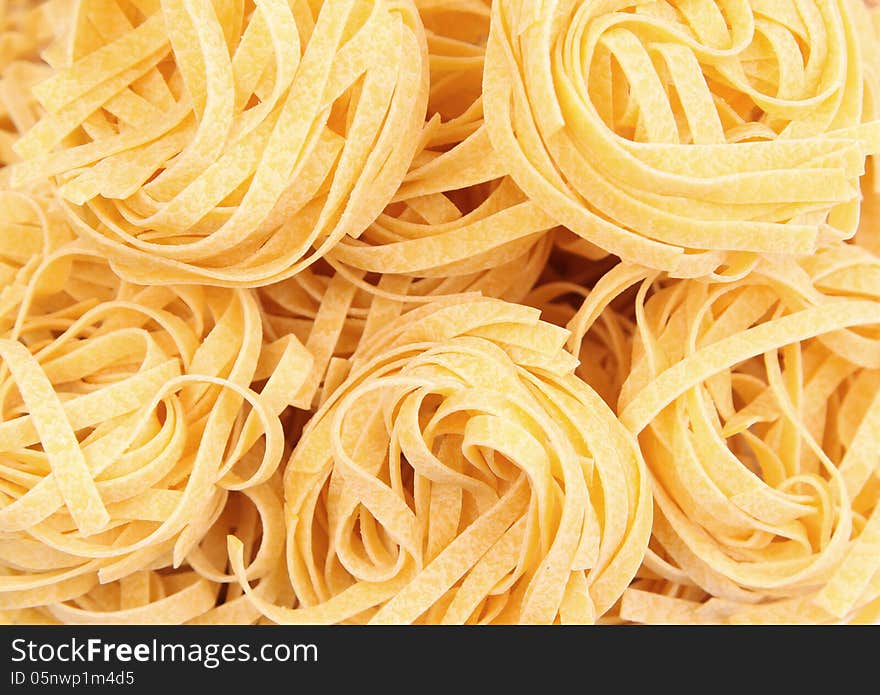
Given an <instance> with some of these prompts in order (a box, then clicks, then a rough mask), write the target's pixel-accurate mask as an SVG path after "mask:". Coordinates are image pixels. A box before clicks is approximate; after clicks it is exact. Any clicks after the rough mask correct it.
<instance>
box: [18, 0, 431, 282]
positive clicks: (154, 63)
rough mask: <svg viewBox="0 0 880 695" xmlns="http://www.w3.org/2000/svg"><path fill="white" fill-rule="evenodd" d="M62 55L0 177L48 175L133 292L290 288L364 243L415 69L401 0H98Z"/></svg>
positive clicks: (411, 98)
mask: <svg viewBox="0 0 880 695" xmlns="http://www.w3.org/2000/svg"><path fill="white" fill-rule="evenodd" d="M236 8H237V9H236ZM136 17H140V18H141V19H133V18H136ZM64 42H65V43H64V46H65V48H64V49H63V50H62V49H55V50H50V51H48V52H47V55H48V59H49V61H50V63H51V64H52V67H54V68H55V72H54V74H53V75H52V76H51V77H50V78H49V79H48V80H46V81H44V82H42V83H41V84H39V85H38V86H36V87H35V88H34V93H35V95H36V97H37V99H38V100H39V102H40V104H41V105H42V106H43V108H44V109H45V111H46V115H45V116H44V117H43V118H42V119H41V120H40V121H39V122H38V123H37V124H36V125H35V126H34V127H33V128H32V129H31V130H30V131H29V132H28V133H26V134H25V135H24V136H23V137H22V138H21V139H20V140H19V141H18V142H17V143H16V144H15V150H16V152H18V154H19V155H20V156H21V157H22V158H23V159H24V160H25V161H23V162H22V163H20V164H19V165H18V166H16V168H15V172H14V177H13V178H14V180H15V181H16V182H19V183H21V182H28V181H32V180H40V179H45V178H46V177H51V178H52V180H53V181H54V182H55V183H56V184H57V185H58V188H59V193H60V194H61V196H62V198H63V199H64V200H65V202H66V209H67V211H68V213H69V214H70V216H71V220H72V223H73V224H74V226H75V227H76V230H77V233H78V234H80V235H82V236H83V237H85V238H88V239H89V240H91V241H92V242H93V243H94V244H96V245H97V246H98V247H99V248H100V249H101V250H102V252H104V253H106V254H107V256H108V258H110V260H111V263H112V264H113V267H114V269H115V270H116V271H117V272H118V273H120V274H121V275H123V276H125V277H127V278H128V279H130V280H133V281H136V282H141V283H150V282H152V283H155V282H163V283H171V282H177V283H180V282H185V283H208V284H214V285H225V286H242V285H247V286H254V285H261V284H268V283H271V282H274V281H278V280H281V279H283V278H285V277H290V276H292V275H294V274H295V273H296V272H298V271H299V270H301V269H303V268H304V267H306V266H307V265H309V264H310V263H312V262H314V261H315V260H316V259H317V258H319V257H320V256H322V255H323V254H324V253H325V252H326V251H327V250H328V249H329V248H330V247H331V246H332V245H334V244H335V243H336V242H337V241H339V240H340V239H341V238H342V237H344V236H346V235H350V236H352V237H357V236H358V235H359V234H361V232H363V230H364V229H365V228H366V227H367V225H369V224H370V222H372V220H373V219H374V218H375V217H376V216H377V215H378V214H379V213H380V212H381V210H382V208H383V207H384V206H385V205H386V204H387V203H388V202H389V200H390V199H391V197H392V196H393V194H394V191H395V189H396V187H397V186H398V185H399V183H400V181H401V179H402V178H403V175H404V173H405V172H406V169H407V167H408V166H409V163H410V161H411V158H412V155H413V153H414V151H415V148H416V146H417V144H418V138H419V130H420V127H421V122H420V120H421V119H418V118H414V117H413V114H419V113H420V112H421V113H424V109H425V102H426V99H427V89H428V87H427V77H428V75H427V54H426V48H425V38H424V30H423V28H422V26H421V22H420V20H419V16H418V13H417V12H416V10H415V8H414V7H413V6H412V5H411V4H410V3H409V2H408V1H404V2H389V1H387V0H375V1H374V2H366V3H364V2H354V0H345V1H344V2H332V3H324V4H322V5H321V6H320V9H315V10H313V9H312V6H311V5H310V4H309V3H306V2H301V1H297V2H294V3H291V4H288V3H287V2H280V1H279V0H265V1H263V2H258V3H257V4H256V6H255V7H254V8H253V9H252V10H249V11H247V12H244V8H243V7H241V6H240V3H225V4H221V5H215V4H214V3H212V2H210V1H209V0H163V1H162V2H160V3H154V4H151V5H149V6H142V5H141V4H139V3H137V2H129V0H101V1H100V2H90V3H87V4H85V5H83V6H82V8H81V10H80V15H79V16H78V20H77V22H75V23H74V25H73V27H72V30H71V32H70V33H69V34H68V35H66V36H65V37H64ZM166 67H167V68H168V69H165V68H166Z"/></svg>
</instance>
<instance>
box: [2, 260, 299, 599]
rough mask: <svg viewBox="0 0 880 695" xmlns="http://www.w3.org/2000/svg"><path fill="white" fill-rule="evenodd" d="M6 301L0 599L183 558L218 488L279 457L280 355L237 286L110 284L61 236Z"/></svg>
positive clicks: (221, 499)
mask: <svg viewBox="0 0 880 695" xmlns="http://www.w3.org/2000/svg"><path fill="white" fill-rule="evenodd" d="M50 281H51V282H50ZM14 311H15V314H14V319H13V320H12V321H7V324H6V325H9V324H10V323H11V326H10V327H9V328H8V329H6V330H4V331H3V333H2V336H0V575H2V576H0V609H17V608H26V607H28V606H34V605H44V604H55V603H58V602H63V601H66V600H68V599H71V598H74V597H77V596H79V595H82V594H84V593H86V592H88V591H90V590H91V589H92V588H93V587H94V586H95V585H96V584H97V583H98V582H99V581H100V582H101V583H102V584H103V583H109V582H114V581H117V580H120V579H122V578H124V577H126V576H128V575H130V574H132V573H134V572H137V571H141V570H150V569H154V568H158V567H164V566H170V565H173V566H179V565H181V563H182V562H183V561H184V560H185V559H186V558H187V557H188V555H189V554H190V553H191V552H193V550H194V549H195V548H196V547H197V545H198V543H199V542H200V541H201V539H202V537H203V536H204V535H205V533H206V532H207V531H208V529H210V528H211V526H212V524H213V523H214V520H215V519H216V518H217V516H218V515H219V514H220V513H221V512H222V510H223V508H224V504H225V502H226V500H227V498H228V496H229V494H230V491H235V490H250V489H251V488H253V487H255V486H258V485H260V484H261V483H264V482H265V481H267V480H268V479H269V478H270V476H271V475H272V474H273V473H274V472H275V470H276V469H277V467H278V464H279V463H280V461H281V460H282V457H283V454H284V435H283V431H282V426H281V423H280V421H279V420H278V417H277V413H278V412H280V410H281V408H282V407H283V405H280V404H286V402H285V401H284V400H283V399H281V398H278V397H277V395H276V396H275V397H273V396H272V394H273V393H274V392H277V391H278V388H277V387H276V386H277V382H278V379H279V378H280V379H284V376H283V374H284V373H285V371H286V370H285V369H284V366H283V364H282V365H281V368H280V369H277V366H278V365H277V360H276V361H273V360H271V359H270V360H269V361H268V362H267V361H266V360H265V359H264V356H263V343H262V333H261V331H260V315H259V309H258V305H257V303H256V301H255V299H254V297H253V295H252V293H251V292H250V291H245V290H237V289H224V288H210V287H208V288H205V287H187V286H183V287H171V286H169V287H158V286H154V287H142V286H138V285H131V284H128V283H125V282H121V283H120V281H119V280H118V278H117V277H116V276H115V275H113V273H112V271H111V270H110V268H109V267H108V266H107V264H106V261H105V260H104V259H103V258H101V257H100V255H99V254H98V253H97V252H86V251H83V250H82V249H80V248H78V247H77V246H71V245H70V243H68V244H63V245H62V246H60V247H59V248H57V249H50V250H49V251H47V252H46V253H45V255H44V256H43V259H42V262H41V263H40V266H39V267H38V268H37V269H36V270H35V271H34V272H33V274H32V277H31V279H30V280H29V282H28V283H27V285H26V288H25V291H24V293H23V296H21V297H20V298H19V302H18V304H17V306H16V307H15V309H14ZM273 371H274V372H275V374H278V375H280V376H276V375H275V374H273ZM269 374H272V376H271V377H270V378H269V379H268V380H267V381H266V383H265V385H264V387H263V389H262V391H261V393H260V394H257V393H255V392H254V391H253V390H251V389H250V386H251V384H252V383H254V381H255V380H265V379H266V377H267V376H268V375H269ZM273 379H274V380H275V381H273ZM282 390H283V389H282ZM285 395H286V394H285ZM203 564H204V563H203ZM221 566H222V565H221ZM203 588H204V587H203ZM202 603H204V601H202Z"/></svg>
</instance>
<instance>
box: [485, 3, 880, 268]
mask: <svg viewBox="0 0 880 695" xmlns="http://www.w3.org/2000/svg"><path fill="white" fill-rule="evenodd" d="M492 12H493V15H492V31H491V35H490V38H489V45H488V48H487V53H486V67H485V76H484V81H483V89H484V91H483V104H484V108H485V112H486V124H487V126H488V130H489V136H490V138H491V141H492V144H493V146H494V148H495V149H496V151H497V152H498V154H499V156H501V157H502V159H503V161H504V162H505V163H506V165H507V167H508V169H509V170H510V173H511V175H512V177H513V178H514V180H515V181H516V182H517V184H518V185H519V186H520V187H521V188H522V190H523V191H525V192H526V194H527V195H528V196H529V197H530V198H531V199H532V200H533V201H534V202H535V203H537V204H538V205H540V206H541V207H542V208H543V209H544V210H545V211H546V212H548V213H549V214H550V215H551V216H552V217H553V218H554V219H555V220H556V221H557V222H559V223H560V224H563V225H565V226H566V227H567V228H569V229H570V230H572V231H573V232H575V233H576V234H577V235H579V236H580V237H582V238H583V239H584V240H585V241H586V242H588V243H589V244H590V245H591V246H593V247H598V248H594V249H593V252H594V254H596V255H601V254H602V253H612V254H615V255H617V256H620V257H621V258H623V259H624V260H627V261H630V262H633V263H638V264H641V265H644V266H647V267H650V268H652V269H657V270H665V271H669V272H670V273H671V274H672V275H673V276H677V277H699V276H708V277H715V278H716V279H718V278H736V277H741V276H742V275H743V274H744V273H746V272H747V271H748V270H749V269H751V268H753V267H754V265H755V263H756V261H757V260H758V259H759V258H760V257H762V256H765V255H773V256H775V255H780V254H784V255H804V254H808V253H811V252H812V251H813V250H814V249H815V248H816V247H817V245H818V244H820V243H825V242H829V241H832V240H840V239H846V238H849V237H851V236H852V235H853V234H854V233H855V231H856V225H857V222H858V213H859V192H858V177H859V176H860V175H861V174H862V172H863V171H864V162H865V157H866V155H868V154H872V153H876V152H877V151H878V147H880V123H878V121H877V120H876V119H877V113H878V111H877V108H876V102H875V100H876V95H877V88H876V75H875V72H876V66H875V65H871V66H870V67H866V63H867V58H866V54H867V53H869V52H870V53H873V54H876V46H874V47H873V51H868V48H867V47H866V46H865V44H866V43H870V42H876V35H875V34H874V33H873V31H871V24H870V21H869V19H868V17H867V14H866V11H865V9H864V7H863V5H862V3H861V2H860V1H859V0H840V1H836V2H815V1H810V2H796V3H795V2H790V1H789V0H772V1H771V0H724V1H716V0H696V1H694V2H682V3H678V2H650V3H641V2H583V3H581V2H573V1H572V0H554V1H552V2H551V1H549V0H545V1H541V2H532V1H531V0H498V1H497V2H495V3H494V4H493V8H492ZM866 81H867V82H868V84H867V86H866Z"/></svg>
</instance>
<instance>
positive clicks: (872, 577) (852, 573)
mask: <svg viewBox="0 0 880 695" xmlns="http://www.w3.org/2000/svg"><path fill="white" fill-rule="evenodd" d="M643 289H644V288H643ZM636 315H637V317H638V321H637V330H636V339H635V343H634V348H633V358H632V365H633V366H632V372H631V373H630V375H629V378H628V379H627V382H626V384H625V385H624V388H623V391H622V394H621V398H620V404H619V413H620V419H621V421H622V422H623V423H624V425H626V426H627V427H628V428H629V429H630V430H631V431H632V432H634V433H638V434H639V440H640V443H641V447H642V452H643V453H644V456H645V461H646V462H647V465H648V468H649V470H650V472H651V474H652V477H653V479H654V483H655V484H654V497H655V500H656V509H655V519H654V528H653V538H652V543H651V549H650V550H649V552H648V554H647V557H646V561H645V567H644V568H643V570H642V571H641V572H640V580H639V581H638V582H637V583H636V584H634V586H633V588H631V589H630V590H628V591H627V592H626V593H625V594H624V596H623V600H622V603H621V607H620V616H621V618H623V619H625V620H629V621H636V622H647V623H657V622H676V623H678V622H748V623H754V622H774V623H779V622H781V623H788V622H808V623H819V622H833V621H839V620H849V619H852V618H853V617H854V616H856V615H857V614H858V612H859V611H860V610H861V609H862V608H863V607H865V606H867V605H869V604H870V603H871V602H876V601H877V600H878V598H880V476H878V472H880V465H878V464H880V459H878V452H880V395H878V384H880V260H878V259H877V258H876V257H874V256H872V255H870V254H868V253H866V252H864V251H862V250H861V249H859V248H857V247H853V246H847V245H843V244H841V245H835V246H832V247H827V248H823V249H821V250H820V251H819V253H817V254H816V255H815V256H812V257H810V258H809V259H807V260H805V261H802V262H801V263H800V265H798V264H795V263H791V262H784V263H773V264H771V263H763V264H762V265H761V266H759V268H758V271H756V273H755V274H753V275H752V276H750V277H749V278H747V279H745V280H742V281H740V282H738V283H735V284H731V283H725V284H717V283H714V284H713V283H710V284H704V283H701V282H697V281H691V280H681V281H668V280H662V281H659V282H658V283H657V284H655V287H654V292H653V294H652V295H651V296H650V298H648V299H647V301H646V300H645V293H644V292H640V294H639V296H638V298H637V302H636Z"/></svg>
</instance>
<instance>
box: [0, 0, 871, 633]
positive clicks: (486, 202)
mask: <svg viewBox="0 0 880 695" xmlns="http://www.w3.org/2000/svg"><path fill="white" fill-rule="evenodd" d="M875 4H876V3H865V2H863V0H652V1H650V2H649V1H645V2H638V1H630V0H619V1H618V0H613V1H612V0H333V1H330V0H323V1H322V0H47V1H43V0H5V1H4V0H0V622H2V623H12V624H105V623H117V624H126V623H128V624H145V623H152V624H203V625H204V624H268V623H288V624H315V623H334V624H335V623H339V624H360V623H369V624H472V625H476V624H510V623H531V624H594V623H600V624H664V623H676V624H690V623H698V624H742V623H748V624H754V623H878V622H880V395H878V394H880V172H878V170H877V157H878V156H880V10H877V9H875V8H874V5H875Z"/></svg>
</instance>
